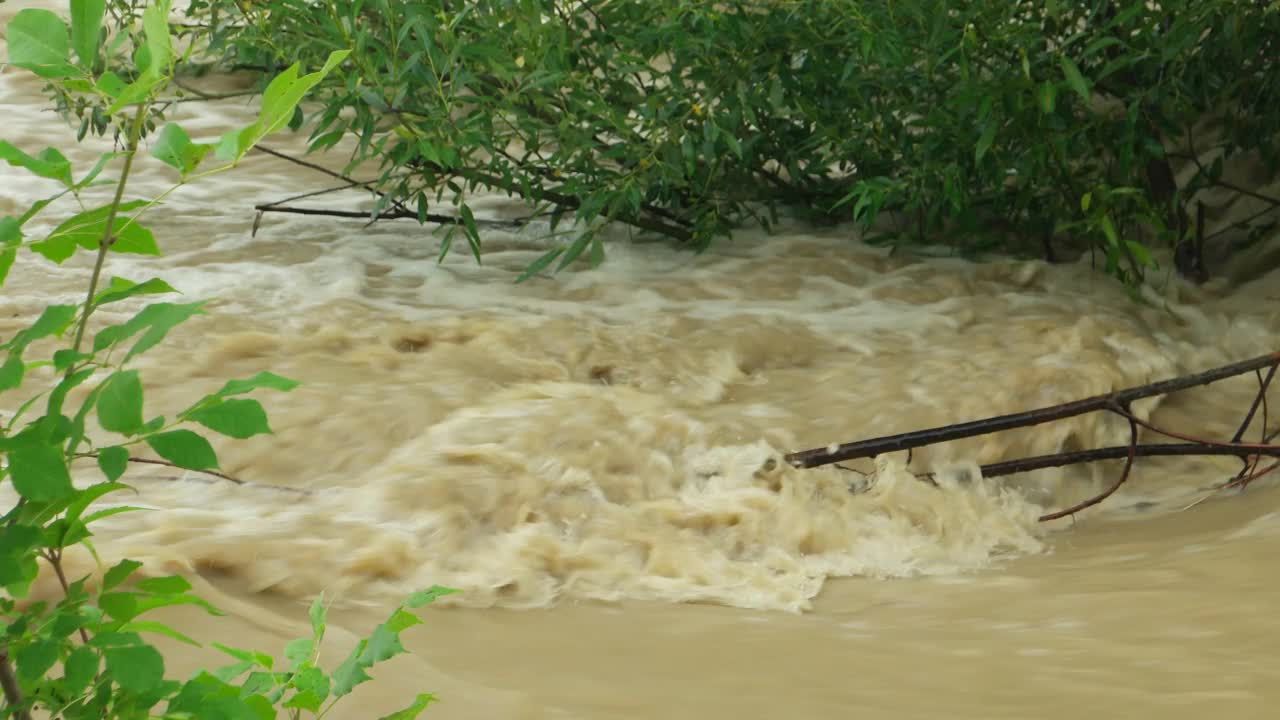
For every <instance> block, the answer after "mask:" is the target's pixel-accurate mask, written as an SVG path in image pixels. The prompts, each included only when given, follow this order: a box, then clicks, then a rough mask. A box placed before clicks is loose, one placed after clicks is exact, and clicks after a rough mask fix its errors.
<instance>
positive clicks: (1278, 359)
mask: <svg viewBox="0 0 1280 720" xmlns="http://www.w3.org/2000/svg"><path fill="white" fill-rule="evenodd" d="M1276 364H1280V351H1277V352H1273V353H1270V354H1268V355H1262V356H1259V357H1256V358H1253V359H1252V360H1244V361H1242V362H1238V363H1233V364H1231V365H1224V366H1222V367H1219V368H1214V369H1213V370H1207V371H1205V372H1202V373H1197V374H1194V375H1184V376H1182V377H1177V378H1172V379H1170V380H1162V381H1160V382H1155V383H1150V384H1148V385H1141V386H1139V387H1135V388H1129V389H1127V390H1119V391H1117V392H1113V393H1107V394H1105V395H1096V396H1094V397H1090V398H1085V399H1083V400H1076V401H1074V402H1069V403H1063V404H1061V405H1053V406H1051V407H1047V408H1039V409H1036V410H1028V411H1026V412H1020V413H1012V414H1009V415H1000V416H997V417H992V418H985V419H983V420H973V421H970V422H965V423H957V424H955V425H944V426H942V427H936V428H930V429H928V430H916V431H913V432H906V433H899V434H897V435H887V436H884V437H879V438H872V439H870V440H859V441H856V442H850V443H844V444H842V445H837V446H833V447H830V448H825V447H824V448H815V449H812V450H802V451H800V452H794V453H791V454H789V455H787V456H786V460H787V462H789V463H791V465H792V466H793V467H797V468H814V467H821V466H823V465H830V464H831V463H836V462H843V461H845V460H854V459H858V458H869V457H874V456H876V455H882V454H884V453H888V452H896V451H899V450H910V449H912V448H918V447H924V446H926V445H934V444H937V443H943V442H947V441H950V440H961V439H964V438H970V437H975V436H978V435H988V434H990V433H995V432H1001V431H1004V430H1013V429H1015V428H1024V427H1031V426H1034V425H1041V424H1044V423H1047V422H1053V421H1054V420H1063V419H1066V418H1069V417H1075V416H1077V415H1085V414H1087V413H1091V412H1097V411H1099V410H1108V409H1111V408H1112V407H1113V406H1115V405H1117V404H1118V405H1120V406H1125V405H1128V404H1130V403H1132V402H1134V401H1135V400H1141V399H1143V398H1148V397H1154V396H1156V395H1166V394H1168V393H1171V392H1176V391H1178V390H1185V389H1187V388H1192V387H1196V386H1199V385H1208V384H1209V383H1213V382H1217V381H1218V380H1224V379H1226V378H1229V377H1235V376H1237V375H1243V374H1244V373H1247V372H1251V371H1253V370H1258V369H1260V368H1264V367H1269V366H1272V365H1276Z"/></svg>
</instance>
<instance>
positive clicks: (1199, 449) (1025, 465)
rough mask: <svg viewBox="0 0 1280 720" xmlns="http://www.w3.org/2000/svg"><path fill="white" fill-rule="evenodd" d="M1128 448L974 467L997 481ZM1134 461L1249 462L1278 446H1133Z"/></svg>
mask: <svg viewBox="0 0 1280 720" xmlns="http://www.w3.org/2000/svg"><path fill="white" fill-rule="evenodd" d="M1129 450H1130V448H1129V446H1128V445H1116V446H1114V447H1105V448H1098V449H1096V450H1077V451H1075V452H1063V453H1053V454H1051V455H1036V456H1035V457H1029V458H1019V459H1018V460H1005V461H1003V462H998V463H990V464H988V465H981V466H979V467H978V469H979V470H981V471H982V476H983V477H989V478H990V477H1001V476H1004V475H1016V474H1018V473H1024V472H1031V471H1032V470H1043V469H1045V468H1051V467H1064V466H1066V465H1080V464H1083V463H1091V462H1100V461H1103V460H1119V459H1120V458H1123V457H1126V456H1127V455H1128V454H1129ZM1133 454H1134V457H1180V456H1192V455H1195V456H1212V455H1219V456H1228V457H1238V458H1242V459H1243V458H1250V457H1255V456H1263V457H1277V458H1280V445H1275V446H1270V447H1264V448H1258V447H1257V446H1243V445H1216V446H1208V447H1206V446H1204V445H1200V444H1198V443H1150V444H1146V445H1135V446H1133Z"/></svg>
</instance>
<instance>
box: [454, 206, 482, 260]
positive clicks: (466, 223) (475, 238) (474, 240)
mask: <svg viewBox="0 0 1280 720" xmlns="http://www.w3.org/2000/svg"><path fill="white" fill-rule="evenodd" d="M458 212H459V213H460V214H461V215H462V225H463V227H464V228H466V231H467V244H468V245H470V246H471V254H472V255H474V256H475V258H476V263H478V264H480V263H481V260H480V231H479V230H477V229H476V218H475V215H472V214H471V208H470V207H467V204H466V203H462V204H461V205H459V206H458Z"/></svg>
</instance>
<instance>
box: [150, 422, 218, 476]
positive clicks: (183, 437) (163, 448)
mask: <svg viewBox="0 0 1280 720" xmlns="http://www.w3.org/2000/svg"><path fill="white" fill-rule="evenodd" d="M147 445H150V446H151V449H152V450H155V451H156V454H157V455H159V456H160V457H162V458H164V459H165V460H168V461H169V462H171V463H173V464H174V465H177V466H178V467H180V468H184V469H186V470H211V469H214V468H216V467H218V456H217V455H216V454H214V452H213V446H212V445H210V444H209V441H208V440H205V439H204V438H203V437H201V436H199V435H197V434H195V433H194V432H191V431H190V430H170V431H169V432H162V433H156V434H155V435H148V436H147Z"/></svg>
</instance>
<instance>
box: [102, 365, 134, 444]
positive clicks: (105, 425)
mask: <svg viewBox="0 0 1280 720" xmlns="http://www.w3.org/2000/svg"><path fill="white" fill-rule="evenodd" d="M98 424H99V425H101V426H102V429H103V430H106V431H108V432H114V433H120V434H121V435H124V436H126V437H127V436H132V435H134V434H136V433H137V432H138V430H139V428H141V427H142V381H141V380H140V379H139V378H138V371H137V370H120V371H118V372H115V373H113V374H112V375H111V376H110V377H108V378H107V379H106V381H105V382H104V383H103V385H102V391H101V392H100V393H99V394H98Z"/></svg>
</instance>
